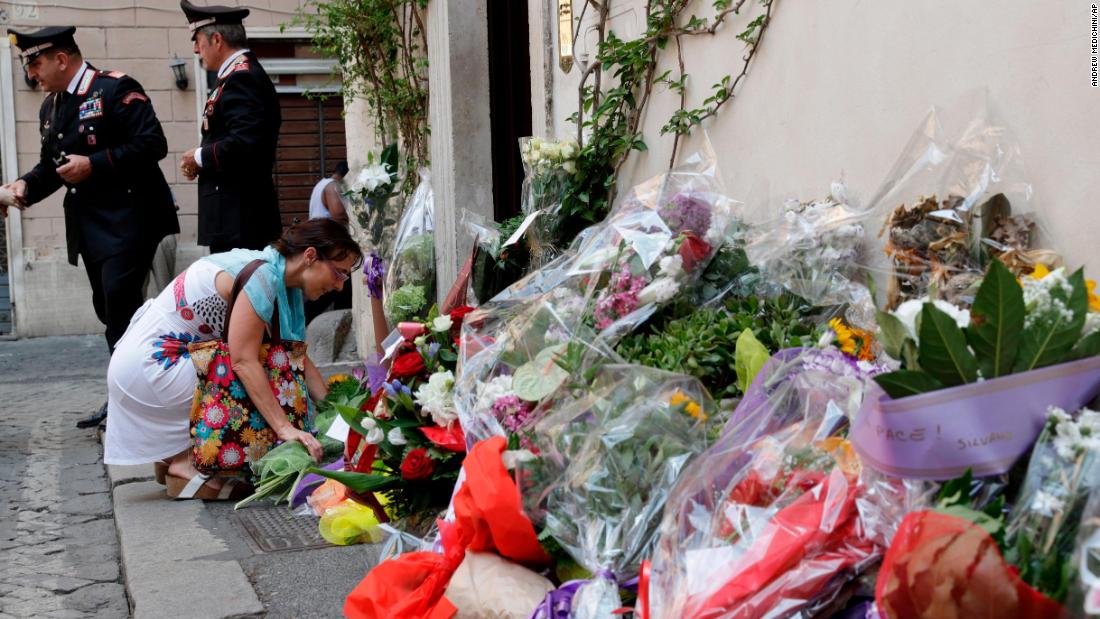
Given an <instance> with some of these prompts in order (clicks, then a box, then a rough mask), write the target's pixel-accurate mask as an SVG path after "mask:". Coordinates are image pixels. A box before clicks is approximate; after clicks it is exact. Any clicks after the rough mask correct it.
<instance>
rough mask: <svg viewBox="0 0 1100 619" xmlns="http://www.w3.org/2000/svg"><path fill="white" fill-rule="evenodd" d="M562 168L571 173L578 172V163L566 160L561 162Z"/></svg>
mask: <svg viewBox="0 0 1100 619" xmlns="http://www.w3.org/2000/svg"><path fill="white" fill-rule="evenodd" d="M561 169H563V170H565V171H566V172H567V173H569V174H576V173H577V164H575V163H573V162H572V161H566V162H565V163H563V164H561Z"/></svg>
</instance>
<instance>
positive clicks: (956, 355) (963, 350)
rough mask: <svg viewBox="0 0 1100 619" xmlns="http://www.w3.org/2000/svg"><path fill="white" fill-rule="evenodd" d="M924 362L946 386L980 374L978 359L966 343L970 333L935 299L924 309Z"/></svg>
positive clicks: (922, 342) (963, 382) (922, 354)
mask: <svg viewBox="0 0 1100 619" xmlns="http://www.w3.org/2000/svg"><path fill="white" fill-rule="evenodd" d="M919 359H920V366H921V368H922V369H923V370H924V371H925V372H928V373H929V374H931V375H932V376H933V377H935V378H936V379H937V380H939V381H940V382H941V383H943V384H944V386H946V387H953V386H955V385H963V384H966V383H972V382H974V381H975V380H977V378H978V360H977V359H975V358H974V354H973V353H971V352H970V349H968V348H967V347H966V336H965V335H963V332H962V329H960V328H959V325H957V324H955V319H954V318H952V317H951V316H949V315H947V313H946V312H944V311H943V310H941V309H939V308H937V307H936V306H935V305H933V304H931V303H925V304H924V309H922V310H921V324H920V353H919Z"/></svg>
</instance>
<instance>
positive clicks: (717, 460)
mask: <svg viewBox="0 0 1100 619" xmlns="http://www.w3.org/2000/svg"><path fill="white" fill-rule="evenodd" d="M878 371H881V368H880V367H877V366H873V365H869V364H867V363H866V362H859V361H856V360H854V359H852V358H850V357H848V356H846V355H844V354H843V353H841V352H840V351H838V350H836V349H833V348H829V349H825V350H819V349H805V350H800V349H788V350H784V351H781V352H780V353H779V354H777V355H776V356H775V357H773V358H772V360H771V361H769V362H768V364H767V365H765V366H764V368H763V369H762V370H761V371H760V373H759V374H758V375H757V377H756V379H755V381H754V382H753V384H752V386H751V387H750V388H749V392H748V393H747V394H746V396H745V398H744V399H743V400H742V401H741V403H740V404H739V405H738V407H737V409H736V410H735V411H734V414H733V417H732V418H731V419H730V420H729V422H728V423H727V426H726V429H725V431H724V432H723V434H722V437H721V438H719V439H718V441H717V442H716V443H715V444H714V445H713V446H711V447H710V448H709V449H707V450H706V451H705V452H704V453H703V454H702V455H701V456H699V457H698V458H696V459H695V461H694V462H693V463H692V464H691V465H690V466H689V467H688V468H687V470H685V472H684V473H683V475H682V476H681V479H680V481H679V482H678V483H677V485H676V487H675V488H674V490H673V492H672V494H671V496H670V497H669V499H668V504H667V506H666V508H665V513H664V518H663V520H662V522H661V526H660V539H659V541H658V543H657V546H656V550H655V552H654V554H653V558H652V570H651V573H650V588H649V591H648V604H649V608H648V610H649V612H648V613H647V614H646V616H648V617H653V618H655V619H665V618H673V617H675V618H680V617H700V618H701V617H723V618H732V617H773V616H788V614H798V615H799V616H813V615H814V614H815V613H817V612H822V611H823V610H825V609H828V608H829V607H830V605H831V604H832V602H833V600H834V598H835V596H836V595H837V594H838V593H839V592H840V590H841V589H842V588H843V587H844V585H845V584H846V583H848V582H850V581H851V580H853V579H854V578H855V577H856V576H858V575H859V574H861V573H862V572H863V571H865V570H866V569H867V568H868V567H869V566H870V565H872V564H873V563H874V562H875V560H876V559H877V557H879V556H880V553H881V551H880V549H879V547H878V546H877V544H876V543H875V542H874V541H873V540H872V539H870V538H869V537H868V536H867V533H866V530H865V528H864V526H863V518H864V511H865V508H864V506H862V505H861V504H860V501H861V499H862V498H863V484H862V483H861V481H860V474H861V465H860V462H859V459H858V458H857V457H856V456H855V454H854V452H853V451H852V449H851V446H850V445H849V444H848V442H847V441H846V440H845V439H844V438H843V430H844V429H845V428H846V427H847V424H848V417H849V415H852V414H854V413H855V411H857V410H858V409H859V406H860V403H861V402H862V399H863V396H864V394H865V392H866V389H867V387H868V386H869V384H870V377H871V376H872V375H873V374H874V373H875V372H878ZM867 507H868V508H871V507H873V506H867Z"/></svg>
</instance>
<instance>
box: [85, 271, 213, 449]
mask: <svg viewBox="0 0 1100 619" xmlns="http://www.w3.org/2000/svg"><path fill="white" fill-rule="evenodd" d="M223 270H224V269H222V268H221V267H219V266H218V265H216V264H213V263H212V262H209V261H207V260H199V261H197V262H195V263H194V264H192V265H191V266H190V267H189V268H188V269H187V270H186V271H184V272H183V273H180V274H179V275H178V276H177V277H176V279H175V280H174V281H173V282H172V285H171V286H168V287H167V288H165V289H164V290H163V291H161V293H160V294H159V295H158V296H157V297H156V298H155V299H150V300H148V301H146V302H145V305H143V306H142V307H141V308H140V309H139V310H138V311H137V312H136V313H135V314H134V317H133V319H132V320H131V321H130V326H129V328H127V330H126V333H125V334H124V335H123V336H122V339H120V340H119V341H118V344H117V345H116V347H115V352H114V354H113V355H112V356H111V365H110V367H109V368H108V370H107V393H108V398H107V434H106V438H105V439H104V442H103V445H104V447H103V452H104V453H103V461H104V462H105V463H107V464H144V463H148V462H154V461H156V460H162V459H164V458H168V457H170V456H173V455H175V454H178V453H180V452H181V451H183V450H185V449H187V448H189V447H190V444H191V435H190V422H189V417H190V413H191V400H192V396H193V395H194V393H195V385H196V384H198V376H197V374H196V373H195V368H194V366H193V365H192V363H191V357H190V355H189V354H188V352H187V345H188V344H190V343H192V342H201V341H205V340H210V339H213V338H215V337H220V336H221V334H222V325H223V324H224V322H225V310H226V303H225V299H223V298H222V297H221V295H219V294H218V291H217V288H216V287H215V280H216V279H217V275H218V273H220V272H221V271H223Z"/></svg>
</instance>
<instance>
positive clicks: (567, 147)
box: [519, 137, 580, 271]
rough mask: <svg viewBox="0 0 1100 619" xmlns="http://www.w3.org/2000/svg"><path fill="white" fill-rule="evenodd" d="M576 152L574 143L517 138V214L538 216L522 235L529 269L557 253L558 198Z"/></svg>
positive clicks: (573, 167)
mask: <svg viewBox="0 0 1100 619" xmlns="http://www.w3.org/2000/svg"><path fill="white" fill-rule="evenodd" d="M579 152H580V146H578V144H577V142H576V141H575V140H549V139H546V138H540V137H524V138H520V139H519V156H520V160H521V161H523V187H522V188H521V195H520V211H521V212H522V214H523V215H524V217H530V216H531V215H532V214H533V213H538V215H537V216H535V219H534V220H533V221H532V222H531V224H530V227H529V228H528V231H527V233H526V238H527V245H528V247H529V248H530V263H529V267H528V268H529V270H532V271H533V270H538V269H541V268H542V267H544V266H546V264H547V263H549V262H550V261H551V260H553V259H554V258H556V257H557V256H558V254H559V253H560V252H561V249H562V245H563V241H566V242H567V241H568V239H563V238H562V230H561V226H560V224H561V222H560V220H559V218H560V211H561V199H562V196H563V195H565V189H566V186H567V184H568V183H569V179H570V178H571V177H572V176H573V175H574V174H575V173H576V171H577V168H576V157H577V154H578V153H579Z"/></svg>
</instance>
